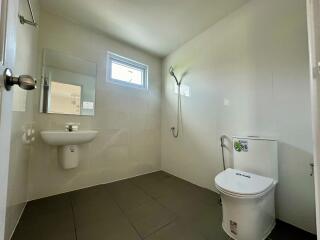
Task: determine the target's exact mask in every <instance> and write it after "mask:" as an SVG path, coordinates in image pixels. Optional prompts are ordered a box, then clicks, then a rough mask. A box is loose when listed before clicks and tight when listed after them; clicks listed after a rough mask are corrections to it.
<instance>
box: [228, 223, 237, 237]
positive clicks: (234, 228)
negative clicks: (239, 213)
mask: <svg viewBox="0 0 320 240" xmlns="http://www.w3.org/2000/svg"><path fill="white" fill-rule="evenodd" d="M230 231H231V232H232V233H233V234H234V235H237V234H238V224H237V223H236V222H234V221H232V220H230Z"/></svg>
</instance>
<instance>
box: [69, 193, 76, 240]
mask: <svg viewBox="0 0 320 240" xmlns="http://www.w3.org/2000/svg"><path fill="white" fill-rule="evenodd" d="M68 198H69V200H70V205H71V210H72V218H73V228H74V235H75V237H76V240H78V235H77V226H76V215H75V214H74V206H73V202H72V199H71V196H68Z"/></svg>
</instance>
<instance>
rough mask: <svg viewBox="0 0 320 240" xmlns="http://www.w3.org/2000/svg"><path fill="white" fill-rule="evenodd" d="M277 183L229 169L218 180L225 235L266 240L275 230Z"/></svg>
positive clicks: (237, 238) (216, 181)
mask: <svg viewBox="0 0 320 240" xmlns="http://www.w3.org/2000/svg"><path fill="white" fill-rule="evenodd" d="M276 183H277V181H276V180H274V179H272V178H269V177H263V176H260V175H257V174H253V173H248V172H244V171H240V170H237V169H231V168H229V169H227V170H225V171H223V172H221V173H219V174H218V175H217V176H216V178H215V186H216V188H217V189H218V191H219V192H220V193H221V200H222V211H223V220H222V227H223V229H224V231H225V232H226V233H227V234H228V235H229V236H230V237H231V238H233V239H235V240H264V239H266V238H267V237H268V235H269V234H270V233H271V231H272V229H273V228H274V226H275V207H274V193H275V186H276Z"/></svg>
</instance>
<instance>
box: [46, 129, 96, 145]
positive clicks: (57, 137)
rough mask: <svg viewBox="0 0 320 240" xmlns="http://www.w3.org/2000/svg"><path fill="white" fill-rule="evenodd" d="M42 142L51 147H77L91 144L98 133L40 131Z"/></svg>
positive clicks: (92, 131) (87, 131) (90, 131)
mask: <svg viewBox="0 0 320 240" xmlns="http://www.w3.org/2000/svg"><path fill="white" fill-rule="evenodd" d="M40 134H41V137H42V139H43V141H45V142H46V143H47V144H49V145H52V146H65V145H79V144H83V143H88V142H91V141H92V140H93V139H94V138H95V137H96V136H97V134H98V131H94V130H85V131H75V132H67V131H41V133H40Z"/></svg>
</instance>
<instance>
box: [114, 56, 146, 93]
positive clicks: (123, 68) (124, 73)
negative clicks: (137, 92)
mask: <svg viewBox="0 0 320 240" xmlns="http://www.w3.org/2000/svg"><path fill="white" fill-rule="evenodd" d="M108 79H109V81H111V82H113V83H116V84H120V85H123V86H128V87H135V88H143V89H147V88H148V66H147V65H145V64H142V63H138V62H136V61H133V60H130V59H128V58H125V57H121V56H119V55H116V54H114V53H108Z"/></svg>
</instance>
